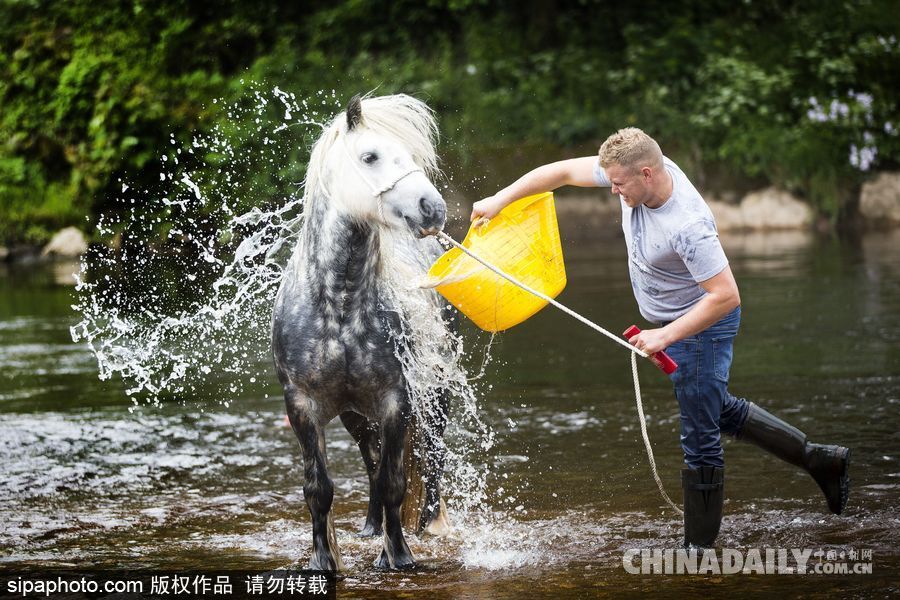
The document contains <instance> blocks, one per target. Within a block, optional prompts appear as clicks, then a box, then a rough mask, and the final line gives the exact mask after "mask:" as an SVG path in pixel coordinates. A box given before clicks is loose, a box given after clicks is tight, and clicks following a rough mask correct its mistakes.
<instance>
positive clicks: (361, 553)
mask: <svg viewBox="0 0 900 600" xmlns="http://www.w3.org/2000/svg"><path fill="white" fill-rule="evenodd" d="M561 227H562V230H563V237H564V252H565V254H566V264H567V269H568V276H569V284H568V288H567V289H566V290H565V291H564V292H563V294H562V295H561V297H560V300H561V301H562V302H563V303H566V304H568V305H569V306H571V307H572V308H573V309H575V310H577V311H579V312H581V313H583V314H585V315H587V316H588V317H590V318H592V319H594V320H596V321H597V322H599V323H601V324H603V325H605V326H608V327H609V328H611V329H613V330H624V329H625V327H626V326H627V325H629V324H631V323H633V322H638V323H640V321H639V317H638V316H637V312H636V309H635V306H634V301H633V298H632V297H631V290H630V286H629V284H628V281H627V271H626V263H625V252H624V243H623V242H622V240H621V239H620V234H617V233H616V231H615V229H614V228H609V229H608V230H603V231H602V232H600V234H599V235H598V234H597V232H595V231H594V230H592V229H590V228H589V226H588V225H587V224H585V222H584V221H583V220H581V219H569V220H568V221H567V220H566V219H565V218H561ZM723 244H724V245H725V248H726V251H727V253H728V254H729V257H730V260H731V263H732V268H733V270H734V272H735V275H736V277H737V279H738V283H739V285H740V288H741V294H742V299H743V315H744V320H743V324H742V328H741V333H740V335H739V337H738V340H737V344H736V350H735V353H736V357H735V363H734V367H733V369H732V382H731V389H732V391H733V392H735V393H736V394H739V395H743V396H746V397H747V398H749V399H752V400H754V401H756V402H758V403H760V404H761V405H763V406H764V407H765V408H767V409H769V410H770V411H772V412H774V413H776V414H778V415H780V416H782V417H784V418H786V419H787V420H789V421H790V422H792V423H793V424H795V425H796V426H798V427H799V428H801V429H802V430H804V431H806V432H807V433H808V434H809V435H810V438H811V439H813V440H815V441H827V442H840V443H841V444H844V445H847V446H850V447H851V448H852V452H853V455H852V467H851V478H852V492H851V496H850V502H849V505H848V508H847V510H846V513H845V514H844V515H843V516H839V517H838V516H834V515H831V514H829V513H828V512H827V509H826V507H825V503H824V500H823V499H822V498H821V497H820V493H819V491H818V489H817V488H816V486H815V484H814V483H813V482H812V480H811V479H809V478H808V477H807V476H806V475H805V474H803V473H801V472H799V471H798V470H796V469H794V468H793V467H790V466H788V465H785V464H783V463H780V462H779V461H777V460H776V459H774V458H772V457H770V456H767V455H764V454H763V453H762V452H761V451H760V450H758V449H757V448H755V447H751V446H746V445H743V444H741V443H739V442H733V441H730V440H729V441H728V443H727V444H726V457H727V458H726V464H727V470H726V489H727V492H726V494H727V500H726V505H725V518H724V522H723V525H722V533H721V535H720V537H719V544H720V546H721V547H723V548H734V549H739V550H745V551H746V550H748V549H751V548H760V549H765V548H785V549H810V550H812V551H813V552H818V551H821V553H820V554H819V556H822V555H824V554H825V553H827V552H828V551H835V552H836V553H838V554H840V553H841V552H844V553H845V555H846V556H848V557H849V556H850V553H851V552H862V551H871V559H870V561H868V562H871V563H872V571H873V572H872V573H871V574H851V575H806V576H775V575H751V574H737V575H723V576H705V577H702V576H690V575H632V574H629V573H627V572H626V570H625V569H624V568H623V565H622V560H623V555H624V554H625V552H626V551H628V550H636V549H643V548H650V549H652V548H657V549H659V548H663V549H665V548H669V549H672V548H677V547H678V546H679V542H680V535H681V524H680V519H679V516H678V515H677V514H675V513H673V512H672V511H671V509H669V508H667V507H666V506H665V505H664V503H663V501H662V499H661V497H660V495H659V492H658V491H657V489H656V487H655V485H654V483H653V479H652V476H651V473H650V470H649V466H648V461H647V456H646V454H645V451H644V448H643V443H642V441H641V438H640V429H639V424H638V422H637V417H636V411H635V406H634V396H633V390H632V384H631V376H630V366H629V360H628V355H627V353H626V352H624V351H623V350H622V349H621V348H619V347H618V346H616V345H614V344H612V343H610V342H609V341H608V340H606V339H605V338H603V337H602V336H599V335H597V334H595V333H593V332H592V331H590V330H589V329H587V328H585V327H584V326H582V325H580V324H578V323H577V322H576V321H574V320H572V319H571V318H569V317H567V316H565V315H564V314H562V313H560V312H558V311H554V310H552V309H547V310H545V311H543V312H541V313H539V314H538V315H537V316H535V317H534V318H532V319H531V320H530V321H528V322H527V323H525V324H523V325H521V326H519V327H518V328H516V329H513V330H511V331H509V332H507V333H505V334H502V335H500V336H498V337H497V338H496V339H495V340H494V343H493V347H492V349H491V351H490V355H491V362H490V363H489V364H488V366H487V370H486V375H485V379H484V380H483V381H482V383H481V386H480V389H481V398H480V401H481V406H482V411H483V417H484V419H485V420H486V422H488V423H489V424H490V425H491V427H492V428H493V430H494V431H495V433H496V443H495V445H494V447H493V448H491V449H490V451H489V452H488V453H487V455H485V456H484V460H485V461H486V464H485V465H483V466H484V467H485V472H487V473H488V481H487V486H488V490H489V500H488V506H485V507H484V510H483V512H482V514H480V515H473V516H471V517H470V519H469V522H465V523H460V522H456V523H455V525H456V526H457V531H458V535H457V536H456V537H455V538H451V539H449V540H447V539H444V540H434V539H417V538H416V537H415V536H412V535H410V536H408V539H409V541H410V546H411V548H412V550H413V553H414V555H415V556H416V557H417V559H418V560H419V561H420V564H421V566H420V568H419V569H417V570H416V571H414V572H410V573H383V572H378V571H376V570H374V569H373V567H372V566H371V565H372V561H373V560H374V558H375V557H376V555H377V552H378V549H379V547H380V543H381V542H380V540H372V539H359V538H356V537H355V535H354V533H355V532H356V531H357V530H358V528H359V527H360V526H361V525H362V522H363V520H364V516H365V506H366V504H365V503H366V498H367V485H366V484H365V477H364V470H363V466H362V462H361V460H360V459H359V456H358V452H357V450H356V447H355V445H354V444H353V443H352V440H351V439H350V437H349V435H348V434H346V433H345V432H344V431H343V430H342V429H341V428H340V426H339V425H338V424H332V426H331V427H330V428H329V430H328V434H327V435H328V453H329V461H330V465H331V474H332V476H333V478H334V481H335V485H336V498H335V507H336V508H335V510H336V523H337V528H338V539H339V544H340V547H341V551H342V554H343V558H344V562H345V565H346V566H347V573H346V577H345V578H343V579H342V580H341V582H340V583H339V587H338V594H339V597H367V598H373V597H416V598H418V597H434V598H458V597H464V598H499V597H522V596H554V597H582V596H605V595H617V593H619V592H622V591H655V590H665V591H666V593H667V594H672V595H675V596H677V595H688V594H696V593H697V592H704V591H708V590H711V589H715V591H716V592H717V593H728V592H733V593H739V594H741V595H744V593H745V592H746V591H747V590H756V591H759V592H762V593H767V594H768V593H772V592H788V593H790V594H792V595H798V594H799V595H804V596H817V595H820V594H839V595H841V596H848V595H865V596H890V595H892V594H896V592H897V589H898V587H900V554H898V550H897V548H898V542H900V232H898V231H894V232H886V233H878V232H875V233H868V234H866V235H864V236H861V237H851V238H840V239H838V238H821V237H816V236H813V235H809V234H803V233H772V234H753V235H743V236H723ZM0 269H2V270H0V523H3V525H2V531H0V568H4V569H16V568H22V567H26V566H31V567H34V566H45V567H50V566H57V567H71V566H85V567H97V568H100V567H111V568H144V567H145V568H158V569H169V570H173V571H174V570H188V569H220V570H221V569H258V570H266V569H273V568H278V567H285V566H290V565H297V564H300V565H304V564H305V562H306V560H308V556H309V548H310V525H309V518H308V513H307V510H306V507H305V504H304V502H303V496H302V490H301V486H302V469H301V467H300V464H299V463H300V460H299V458H300V457H299V449H298V447H297V444H296V441H295V439H294V436H293V433H292V432H291V430H290V428H288V427H285V426H284V421H283V410H282V401H281V399H280V395H279V392H280V390H279V388H278V385H277V382H276V380H275V377H274V375H271V376H270V377H269V378H268V379H267V380H265V381H259V382H258V383H256V384H255V385H247V386H244V387H243V388H241V389H240V390H239V392H238V393H237V395H236V397H232V398H227V399H224V400H228V401H229V403H228V404H227V406H226V405H225V404H223V403H217V402H205V403H191V402H187V403H185V404H179V403H164V404H163V405H162V406H161V407H153V406H150V405H143V404H142V405H139V406H138V407H136V408H134V407H133V404H132V402H131V401H130V400H129V399H128V398H127V397H126V395H125V393H124V389H125V386H124V385H123V384H122V383H121V382H119V381H116V380H111V381H100V380H99V379H98V378H97V366H96V362H95V359H94V357H93V355H92V354H90V353H89V352H88V351H87V349H86V348H85V347H83V346H82V345H79V344H75V343H73V342H72V341H71V337H70V334H69V327H70V326H71V325H73V324H74V323H75V322H76V321H77V320H78V315H76V314H75V313H73V311H72V310H71V308H70V305H71V304H72V303H73V291H72V288H71V287H70V286H68V285H63V284H61V283H60V281H65V280H66V279H67V275H68V273H69V272H70V271H71V266H67V265H56V266H51V267H42V268H7V267H0ZM465 336H466V340H467V343H468V348H469V357H470V359H471V365H470V371H471V372H473V373H474V372H477V370H478V367H479V366H480V365H481V362H482V357H483V353H484V350H483V348H484V346H485V345H486V344H487V342H488V341H489V337H488V336H487V335H486V334H483V333H479V332H476V331H474V330H472V329H468V330H466V332H465ZM258 354H259V358H258V362H259V369H260V371H261V372H269V373H270V374H271V373H272V370H271V368H270V367H269V366H268V365H269V362H270V359H269V356H268V354H267V352H266V351H265V349H260V350H258ZM641 379H642V388H643V398H644V408H645V411H646V413H647V424H648V431H649V435H650V438H651V440H652V442H653V446H654V449H655V454H656V461H657V465H658V468H659V472H660V475H661V477H662V480H663V482H664V484H665V487H666V489H667V490H668V492H669V494H670V495H671V496H672V497H673V498H675V499H676V500H677V499H679V498H680V489H679V471H680V468H681V457H680V450H679V446H678V415H677V407H676V404H675V401H674V398H673V396H672V393H671V389H670V387H669V385H668V381H667V379H666V378H665V377H664V376H663V375H662V374H661V373H660V372H659V371H657V370H656V369H655V368H653V367H652V366H651V365H649V364H644V365H642V366H641ZM448 492H449V493H450V494H451V495H452V493H453V491H452V490H449V491H448ZM452 519H453V515H451V520H452ZM811 560H812V561H816V560H819V559H817V558H815V557H814V558H812V559H811ZM810 564H812V563H810Z"/></svg>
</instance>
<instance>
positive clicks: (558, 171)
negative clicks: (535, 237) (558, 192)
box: [470, 156, 597, 221]
mask: <svg viewBox="0 0 900 600" xmlns="http://www.w3.org/2000/svg"><path fill="white" fill-rule="evenodd" d="M596 162H597V157H596V156H585V157H583V158H570V159H569V160H561V161H559V162H554V163H550V164H546V165H543V166H540V167H538V168H536V169H533V170H531V171H529V172H528V173H525V174H524V175H522V176H521V177H520V178H519V179H517V180H516V181H515V182H513V183H512V184H510V185H509V186H507V187H505V188H503V189H502V190H500V191H499V192H497V193H496V194H494V195H493V196H489V197H487V198H485V199H484V200H479V201H478V202H476V203H475V204H474V205H473V206H472V216H471V217H470V220H472V221H474V220H475V219H478V218H480V217H485V218H487V219H491V218H493V217H494V216H496V215H497V213H499V212H500V211H501V210H503V209H504V208H505V207H506V206H507V205H508V204H510V203H512V202H513V201H515V200H518V199H519V198H524V197H525V196H530V195H532V194H538V193H540V192H548V191H552V190H555V189H556V188H559V187H562V186H564V185H576V186H578V187H597V184H596V183H595V182H594V164H595V163H596Z"/></svg>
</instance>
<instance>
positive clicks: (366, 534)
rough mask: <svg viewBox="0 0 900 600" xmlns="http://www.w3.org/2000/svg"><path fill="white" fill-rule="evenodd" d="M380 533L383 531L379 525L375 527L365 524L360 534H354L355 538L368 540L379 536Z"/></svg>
mask: <svg viewBox="0 0 900 600" xmlns="http://www.w3.org/2000/svg"><path fill="white" fill-rule="evenodd" d="M382 533H383V530H382V529H381V526H380V525H379V526H377V527H376V526H375V525H372V524H371V523H366V525H365V527H363V528H362V529H361V530H360V532H359V533H357V534H356V536H357V537H361V538H370V537H377V536H380V535H381V534H382Z"/></svg>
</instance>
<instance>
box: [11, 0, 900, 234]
mask: <svg viewBox="0 0 900 600" xmlns="http://www.w3.org/2000/svg"><path fill="white" fill-rule="evenodd" d="M898 15H900V11H896V10H895V9H894V7H893V2H892V1H891V0H869V1H867V2H860V3H847V2H843V1H839V0H825V1H816V2H812V1H811V0H805V1H795V2H788V1H776V0H764V1H753V2H750V1H747V2H732V1H730V0H703V1H701V0H691V1H688V2H678V3H673V2H663V1H655V2H649V3H641V4H640V6H637V5H634V6H632V5H628V4H627V3H609V2H600V1H599V0H596V1H592V0H579V1H556V2H553V1H550V0H528V1H526V2H511V1H510V0H505V1H501V2H486V1H484V0H429V1H428V2H424V3H423V2H419V1H417V0H396V1H393V2H388V1H387V0H378V1H363V0H344V1H342V2H324V1H312V2H304V3H294V2H271V3H262V4H258V3H248V2H242V1H240V0H220V1H218V2H210V3H206V2H190V1H188V0H161V1H159V2H153V3H144V2H137V1H135V2H113V1H111V0H93V1H91V2H87V1H86V0H70V1H68V2H54V1H49V0H5V2H4V3H3V5H2V8H0V57H2V58H0V240H4V241H6V242H10V241H22V240H28V241H40V240H42V239H44V238H46V237H47V235H48V233H49V232H50V231H52V229H54V228H56V227H59V226H62V225H66V224H72V223H77V224H83V223H84V221H85V218H86V217H88V218H90V217H92V216H94V215H96V213H98V212H99V211H101V210H103V209H104V208H106V207H107V206H108V203H109V201H110V198H111V197H112V196H113V195H114V193H115V191H116V189H117V186H120V184H119V180H120V178H122V177H123V176H124V175H125V174H127V178H128V180H129V181H131V182H133V185H135V186H145V188H146V189H149V188H150V187H152V185H153V180H154V178H155V177H156V176H155V175H154V170H153V166H154V165H153V161H155V160H156V159H157V158H159V156H160V155H161V154H162V153H164V152H166V151H167V149H168V148H169V138H170V136H174V138H175V139H176V141H178V142H181V143H184V142H187V141H188V140H189V139H190V138H191V136H192V135H194V134H195V133H197V132H210V131H212V130H214V129H216V128H219V130H221V131H222V132H223V134H224V135H226V136H228V137H229V139H230V140H231V141H232V142H233V146H234V147H235V148H236V149H237V150H238V151H239V152H241V153H243V155H245V156H248V157H249V156H253V154H254V150H258V149H259V144H260V143H261V141H260V140H259V139H255V138H254V137H253V136H252V135H248V134H247V131H248V128H247V127H242V121H241V119H242V118H243V117H241V116H240V115H237V116H235V115H231V116H229V115H227V114H226V113H225V112H224V111H223V110H222V109H221V107H222V106H223V105H224V104H225V103H232V102H235V101H241V99H242V98H248V97H249V95H250V92H249V90H250V89H251V87H252V85H253V83H254V82H257V84H258V85H260V86H264V87H267V88H268V89H271V87H274V86H275V85H278V86H279V87H280V88H281V89H284V90H288V91H291V92H294V93H295V94H296V95H297V96H298V97H309V96H312V95H314V94H315V93H316V92H318V91H319V90H322V89H324V90H327V91H329V92H330V90H331V89H334V90H335V92H336V94H337V96H338V97H339V98H344V99H346V98H349V97H350V96H351V95H352V94H354V93H357V92H360V91H370V90H376V91H377V92H378V93H390V92H398V91H403V92H408V93H412V94H415V95H417V96H419V97H421V98H423V99H425V100H426V101H428V102H429V103H430V104H431V105H432V106H433V107H434V108H435V110H436V111H437V114H438V116H439V118H440V120H441V127H442V131H443V133H444V146H443V147H442V153H443V154H444V155H445V156H447V157H448V158H449V159H450V160H451V161H452V162H455V163H457V164H460V165H462V166H463V167H465V168H468V169H470V170H474V169H477V168H480V166H481V165H482V164H483V162H484V157H485V156H487V155H494V154H497V153H515V152H518V151H519V150H520V149H521V148H522V147H530V148H537V149H540V148H556V147H561V146H563V147H572V148H579V149H582V148H590V147H594V146H596V145H597V144H599V143H600V142H601V141H602V140H603V139H604V138H605V137H606V135H608V134H609V133H610V132H611V131H613V130H615V129H617V128H619V127H623V126H626V125H637V126H640V127H642V128H644V129H645V130H647V131H648V132H650V133H651V134H652V135H654V136H656V137H657V139H659V141H660V142H661V144H662V145H663V147H664V148H665V149H666V152H667V154H670V155H671V156H673V157H674V158H675V159H676V160H678V161H680V162H683V163H685V164H686V166H687V167H688V168H689V169H691V170H692V171H693V172H698V171H700V172H701V173H702V171H703V170H705V169H710V168H716V169H725V170H728V171H729V172H732V173H733V174H734V176H735V177H747V178H751V177H752V178H764V179H767V180H769V181H771V182H773V183H776V184H778V185H782V186H785V187H788V188H790V189H792V190H794V191H796V192H798V193H800V194H802V195H804V196H806V197H807V198H808V199H809V200H810V201H811V202H812V203H813V204H814V205H815V206H816V207H817V208H818V209H819V210H820V211H821V212H822V214H825V215H827V216H829V217H831V218H832V219H835V220H837V219H839V218H841V217H842V216H844V215H845V214H846V213H847V210H848V207H847V204H846V201H845V199H846V198H848V197H851V194H850V193H849V191H850V190H852V189H854V187H855V186H858V185H859V183H860V181H861V180H862V178H863V177H864V176H865V175H866V172H867V171H868V170H871V169H874V168H892V167H895V166H896V165H897V162H898V156H900V140H898V134H897V130H900V122H898V118H897V105H896V102H897V100H896V93H895V90H896V89H898V88H900V81H898V78H900V68H898V62H900V61H898V59H900V45H898V41H897V37H898V35H900V16H898ZM216 98H220V99H221V100H222V102H219V103H218V104H213V103H212V100H213V99H216ZM248 118H249V117H248ZM244 125H246V124H244ZM308 141H309V140H304V139H298V140H297V145H296V151H294V152H293V153H292V155H291V156H290V157H286V158H287V159H288V160H286V161H285V163H284V164H285V165H289V166H286V167H284V168H285V169H286V170H287V171H286V172H282V173H271V172H268V171H267V170H266V168H265V166H264V165H257V164H255V163H253V161H252V160H248V162H247V165H246V168H247V170H248V173H249V177H248V178H247V182H248V186H247V187H248V190H247V192H248V194H247V196H246V202H247V203H248V204H252V203H255V202H262V201H265V199H266V197H268V198H270V199H271V198H277V197H279V196H283V195H284V194H285V193H288V192H289V190H283V189H280V186H283V185H284V183H283V182H285V181H299V180H300V179H302V176H303V163H304V161H305V156H306V154H305V153H306V147H307V144H308ZM208 158H210V159H211V160H212V162H213V163H214V162H215V160H214V159H215V157H208ZM526 166H528V165H523V167H522V170H524V168H525V167H526ZM261 190H262V192H261ZM91 220H92V219H91Z"/></svg>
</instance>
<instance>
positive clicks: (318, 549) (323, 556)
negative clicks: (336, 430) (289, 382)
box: [285, 388, 344, 571]
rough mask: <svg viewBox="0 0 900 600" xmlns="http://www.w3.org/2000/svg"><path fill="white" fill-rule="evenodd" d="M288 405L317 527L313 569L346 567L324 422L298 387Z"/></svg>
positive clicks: (287, 399)
mask: <svg viewBox="0 0 900 600" xmlns="http://www.w3.org/2000/svg"><path fill="white" fill-rule="evenodd" d="M285 405H286V408H287V414H288V418H289V419H290V421H291V427H292V428H293V429H294V434H295V435H296V436H297V440H298V441H299V442H300V449H301V451H302V452H303V466H304V469H303V474H304V483H303V497H304V498H305V500H306V506H307V507H308V508H309V514H310V516H311V517H312V529H313V531H312V542H313V553H312V557H311V558H310V560H309V568H310V569H312V570H315V571H339V570H343V568H344V565H343V563H342V562H341V553H340V549H339V548H338V545H337V537H336V535H335V531H334V519H333V516H332V513H331V505H332V501H333V500H334V484H333V483H332V481H331V478H330V477H328V468H327V465H326V461H325V434H324V432H323V429H322V424H321V423H319V422H318V419H317V418H316V416H315V415H314V413H313V411H312V410H310V399H309V398H307V397H306V396H305V395H303V394H302V393H301V392H299V390H296V388H286V389H285Z"/></svg>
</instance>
